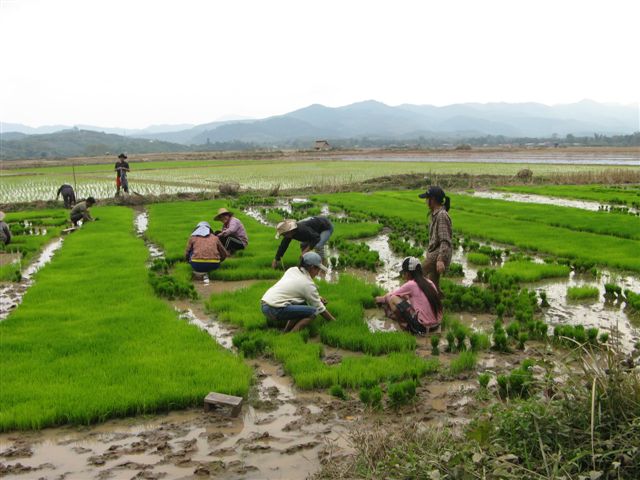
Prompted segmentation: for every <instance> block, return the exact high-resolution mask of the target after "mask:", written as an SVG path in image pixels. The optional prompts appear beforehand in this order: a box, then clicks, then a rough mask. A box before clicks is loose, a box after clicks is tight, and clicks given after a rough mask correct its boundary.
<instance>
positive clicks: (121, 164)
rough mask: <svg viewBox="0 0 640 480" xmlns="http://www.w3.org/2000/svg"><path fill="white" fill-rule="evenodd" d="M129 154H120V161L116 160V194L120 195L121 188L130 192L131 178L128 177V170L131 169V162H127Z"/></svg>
mask: <svg viewBox="0 0 640 480" xmlns="http://www.w3.org/2000/svg"><path fill="white" fill-rule="evenodd" d="M126 160H127V156H126V155H125V154H124V153H121V154H120V155H118V161H117V162H116V166H115V171H116V195H120V188H121V187H122V189H123V190H124V193H129V180H128V179H127V172H128V171H129V163H128V162H126Z"/></svg>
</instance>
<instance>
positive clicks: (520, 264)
mask: <svg viewBox="0 0 640 480" xmlns="http://www.w3.org/2000/svg"><path fill="white" fill-rule="evenodd" d="M496 272H497V273H498V274H503V275H508V276H510V277H512V278H514V279H515V280H516V281H517V282H538V281H540V280H544V279H547V278H563V277H567V276H568V275H569V273H570V272H571V268H569V267H568V266H567V265H559V264H557V263H535V262H529V261H526V260H514V261H508V262H505V263H504V265H503V266H502V267H501V268H499V269H497V270H496Z"/></svg>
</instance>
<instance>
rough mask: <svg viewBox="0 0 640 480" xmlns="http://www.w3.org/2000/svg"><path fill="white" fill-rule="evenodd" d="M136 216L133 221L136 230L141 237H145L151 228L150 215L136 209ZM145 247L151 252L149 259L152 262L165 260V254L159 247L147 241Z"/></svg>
mask: <svg viewBox="0 0 640 480" xmlns="http://www.w3.org/2000/svg"><path fill="white" fill-rule="evenodd" d="M135 212H136V216H135V217H134V219H133V225H134V227H135V229H136V234H137V235H138V236H139V237H144V234H145V233H146V231H147V228H149V213H148V212H147V211H146V210H143V209H135ZM144 243H145V245H146V246H147V250H149V257H150V258H151V259H152V260H155V259H156V258H164V252H163V251H162V249H161V248H160V247H158V246H157V245H155V244H153V243H151V242H149V241H148V240H147V239H145V242H144Z"/></svg>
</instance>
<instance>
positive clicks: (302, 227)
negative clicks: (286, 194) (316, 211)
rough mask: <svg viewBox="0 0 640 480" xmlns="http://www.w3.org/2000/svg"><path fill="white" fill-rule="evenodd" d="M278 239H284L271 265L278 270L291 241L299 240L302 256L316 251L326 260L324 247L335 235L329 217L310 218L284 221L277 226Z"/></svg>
mask: <svg viewBox="0 0 640 480" xmlns="http://www.w3.org/2000/svg"><path fill="white" fill-rule="evenodd" d="M276 232H277V234H276V238H279V237H282V241H281V242H280V246H279V247H278V251H277V252H276V258H275V259H274V260H273V262H272V263H271V266H272V267H273V268H278V264H279V263H280V262H281V260H282V257H283V256H284V254H285V252H286V251H287V248H289V244H290V243H291V240H298V241H299V242H300V248H301V250H302V254H303V255H304V254H305V253H307V252H310V251H312V250H315V251H316V252H317V253H318V255H320V258H324V247H325V245H326V244H327V242H328V241H329V238H331V235H332V234H333V224H332V223H331V220H329V219H328V218H327V217H323V216H317V217H310V218H306V219H304V220H300V221H299V222H296V221H295V220H284V221H282V222H280V223H279V224H278V225H277V226H276Z"/></svg>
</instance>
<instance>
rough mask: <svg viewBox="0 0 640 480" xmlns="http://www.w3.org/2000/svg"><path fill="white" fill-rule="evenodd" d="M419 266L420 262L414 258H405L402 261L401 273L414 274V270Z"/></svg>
mask: <svg viewBox="0 0 640 480" xmlns="http://www.w3.org/2000/svg"><path fill="white" fill-rule="evenodd" d="M419 265H420V260H418V259H417V258H416V257H406V258H405V259H404V260H402V271H403V272H415V271H416V268H418V266H419Z"/></svg>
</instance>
